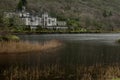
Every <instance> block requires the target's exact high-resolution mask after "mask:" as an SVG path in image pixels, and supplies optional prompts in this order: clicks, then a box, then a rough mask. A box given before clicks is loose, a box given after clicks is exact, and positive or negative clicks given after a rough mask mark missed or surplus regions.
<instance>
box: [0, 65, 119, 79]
mask: <svg viewBox="0 0 120 80" xmlns="http://www.w3.org/2000/svg"><path fill="white" fill-rule="evenodd" d="M70 68H71V69H70ZM1 72H2V76H4V77H3V78H5V80H119V79H120V66H99V65H97V66H89V67H85V66H76V67H75V66H69V67H67V68H65V67H62V66H60V65H57V64H55V65H51V66H50V65H48V66H47V65H45V66H44V67H43V68H42V69H41V68H40V67H24V68H23V67H18V66H17V67H10V68H9V69H6V70H3V71H1Z"/></svg>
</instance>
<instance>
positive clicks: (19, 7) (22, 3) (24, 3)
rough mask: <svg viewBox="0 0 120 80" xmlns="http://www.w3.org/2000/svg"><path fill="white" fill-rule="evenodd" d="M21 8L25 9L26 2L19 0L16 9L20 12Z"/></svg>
mask: <svg viewBox="0 0 120 80" xmlns="http://www.w3.org/2000/svg"><path fill="white" fill-rule="evenodd" d="M23 6H25V7H26V6H27V1H26V0H20V1H19V3H18V5H17V9H18V10H19V11H21V10H22V7H23Z"/></svg>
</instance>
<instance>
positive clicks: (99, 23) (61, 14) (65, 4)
mask: <svg viewBox="0 0 120 80" xmlns="http://www.w3.org/2000/svg"><path fill="white" fill-rule="evenodd" d="M27 1H28V4H27V9H28V10H29V11H31V12H33V13H35V12H38V13H41V12H45V11H46V12H49V13H50V14H51V15H52V16H56V17H58V18H59V19H65V20H75V21H76V23H75V24H73V26H76V25H77V27H85V28H87V29H97V30H119V29H120V28H119V27H120V18H119V17H120V6H119V5H120V0H27ZM18 2H19V0H1V3H0V10H15V8H16V6H17V4H18Z"/></svg>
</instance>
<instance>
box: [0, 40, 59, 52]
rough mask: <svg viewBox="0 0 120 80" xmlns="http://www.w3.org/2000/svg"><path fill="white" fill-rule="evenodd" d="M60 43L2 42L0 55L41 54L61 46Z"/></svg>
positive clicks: (53, 41)
mask: <svg viewBox="0 0 120 80" xmlns="http://www.w3.org/2000/svg"><path fill="white" fill-rule="evenodd" d="M60 45H61V43H60V41H57V40H51V41H46V42H45V43H44V44H43V43H38V42H36V43H31V42H29V41H19V42H15V41H8V42H6V41H2V42H0V53H23V52H33V51H36V52H40V51H43V50H48V49H52V48H56V47H58V46H60Z"/></svg>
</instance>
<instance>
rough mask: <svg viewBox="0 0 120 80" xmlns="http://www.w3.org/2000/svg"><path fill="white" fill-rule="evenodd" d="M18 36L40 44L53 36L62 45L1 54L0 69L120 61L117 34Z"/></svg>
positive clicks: (119, 37) (119, 36) (107, 63)
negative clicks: (32, 51)
mask: <svg viewBox="0 0 120 80" xmlns="http://www.w3.org/2000/svg"><path fill="white" fill-rule="evenodd" d="M18 36H20V37H21V39H22V40H27V41H31V42H41V43H43V42H45V41H49V40H53V39H56V40H60V41H61V42H63V46H62V47H61V48H60V49H57V50H54V51H50V52H43V53H30V54H19V55H18V54H10V55H0V68H3V67H5V66H11V65H26V66H38V65H45V64H61V65H69V64H73V65H78V64H79V65H94V64H105V65H109V64H116V63H117V64H119V63H120V44H118V43H116V40H118V39H120V34H41V35H18ZM13 46H14V45H13Z"/></svg>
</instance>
